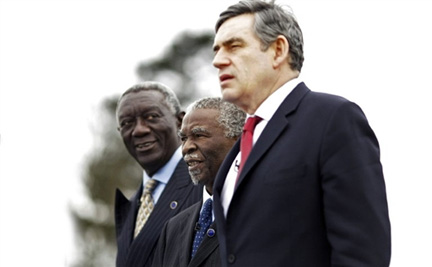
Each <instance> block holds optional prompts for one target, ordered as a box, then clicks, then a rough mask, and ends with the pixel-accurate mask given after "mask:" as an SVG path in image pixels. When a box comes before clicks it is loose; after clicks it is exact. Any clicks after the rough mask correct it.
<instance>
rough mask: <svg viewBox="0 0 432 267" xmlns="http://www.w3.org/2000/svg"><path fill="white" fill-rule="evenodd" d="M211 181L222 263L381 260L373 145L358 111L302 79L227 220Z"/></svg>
mask: <svg viewBox="0 0 432 267" xmlns="http://www.w3.org/2000/svg"><path fill="white" fill-rule="evenodd" d="M238 152H239V142H237V143H236V144H235V145H234V147H233V149H232V150H231V151H230V152H229V153H228V155H227V157H226V159H225V161H224V162H223V163H222V165H221V167H220V169H219V173H218V175H217V177H216V180H215V183H214V187H213V193H214V196H213V197H214V212H215V217H216V223H217V228H218V239H219V247H220V253H221V256H222V264H223V266H245V267H246V266H247V267H251V266H266V267H269V266H290V267H325V266H344V267H347V266H371V267H372V266H373V267H381V266H388V265H389V262H390V222H389V217H388V208H387V200H386V191H385V183H384V178H383V173H382V166H381V163H380V151H379V145H378V141H377V139H376V137H375V134H374V133H373V131H372V129H371V128H370V126H369V124H368V122H367V119H366V117H365V115H364V114H363V112H362V111H361V109H360V108H359V107H358V106H357V105H356V104H354V103H352V102H349V101H348V100H346V99H344V98H342V97H338V96H332V95H328V94H323V93H316V92H312V91H310V90H309V89H308V88H307V87H306V85H305V84H304V83H300V84H299V85H297V87H296V88H295V89H294V90H293V91H292V92H291V93H290V94H289V95H288V96H287V97H286V99H285V100H284V101H283V102H282V104H281V106H280V107H279V108H278V109H277V111H276V112H275V114H274V115H273V117H272V118H271V119H270V121H269V122H268V124H267V125H266V127H265V129H264V130H263V132H262V134H261V136H260V137H259V139H258V140H257V142H256V143H255V145H254V147H253V149H252V151H251V154H250V155H249V158H248V160H247V162H246V163H245V165H244V167H243V171H242V173H241V175H240V177H239V180H238V184H237V187H236V189H235V191H234V195H233V198H232V201H231V203H230V206H229V209H228V213H227V216H226V218H225V216H224V213H223V207H222V204H221V199H220V196H221V191H222V188H223V184H224V181H225V177H226V175H227V173H228V171H229V169H230V167H231V164H232V162H233V161H234V159H235V157H236V155H237V154H238Z"/></svg>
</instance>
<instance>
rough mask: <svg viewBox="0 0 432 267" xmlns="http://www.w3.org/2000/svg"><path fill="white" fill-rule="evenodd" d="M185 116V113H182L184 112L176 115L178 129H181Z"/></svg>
mask: <svg viewBox="0 0 432 267" xmlns="http://www.w3.org/2000/svg"><path fill="white" fill-rule="evenodd" d="M185 114H186V112H184V111H181V112H180V113H179V114H177V127H178V128H179V129H180V128H181V125H182V122H183V118H184V116H185Z"/></svg>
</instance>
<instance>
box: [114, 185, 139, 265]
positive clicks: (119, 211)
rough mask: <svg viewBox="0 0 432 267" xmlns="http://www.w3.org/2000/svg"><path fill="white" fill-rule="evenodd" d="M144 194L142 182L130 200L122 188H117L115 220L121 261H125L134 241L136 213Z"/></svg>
mask: <svg viewBox="0 0 432 267" xmlns="http://www.w3.org/2000/svg"><path fill="white" fill-rule="evenodd" d="M141 194H142V184H141V186H140V187H139V190H138V191H137V192H136V193H135V195H134V196H133V197H132V198H131V201H129V200H128V199H127V198H126V197H125V196H124V195H123V193H122V192H121V191H120V190H118V189H117V190H116V201H115V205H116V206H115V220H116V234H117V247H118V257H120V258H119V259H117V260H118V261H120V262H125V261H126V257H127V254H128V250H129V246H130V245H131V243H132V238H133V232H134V227H135V214H136V210H137V209H138V201H139V197H138V196H140V195H141Z"/></svg>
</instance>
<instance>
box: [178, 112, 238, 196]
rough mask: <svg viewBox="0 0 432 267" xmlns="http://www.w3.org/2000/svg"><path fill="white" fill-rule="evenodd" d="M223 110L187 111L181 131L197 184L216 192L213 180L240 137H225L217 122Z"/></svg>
mask: <svg viewBox="0 0 432 267" xmlns="http://www.w3.org/2000/svg"><path fill="white" fill-rule="evenodd" d="M218 116H219V111H218V110H215V109H195V110H192V111H190V112H188V113H187V114H186V116H185V117H184V119H183V123H182V127H181V130H180V132H179V135H180V138H181V140H182V153H183V159H184V160H185V161H186V163H187V164H188V166H189V174H190V176H191V178H192V181H193V182H194V184H198V183H199V184H202V185H204V186H205V187H206V190H207V192H209V193H210V194H212V193H213V181H214V179H215V177H216V174H217V171H218V169H219V166H220V165H221V164H222V161H223V160H224V158H225V156H226V154H227V153H228V151H229V150H230V149H231V147H232V146H233V145H234V143H235V141H236V139H234V138H227V137H225V129H224V128H223V127H222V126H221V125H220V124H219V122H217V117H218Z"/></svg>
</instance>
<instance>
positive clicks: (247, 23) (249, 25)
mask: <svg viewBox="0 0 432 267" xmlns="http://www.w3.org/2000/svg"><path fill="white" fill-rule="evenodd" d="M254 21H255V17H254V15H253V14H243V15H239V16H236V17H232V18H230V19H228V20H226V21H225V22H224V23H223V24H222V25H221V26H220V28H219V30H218V32H217V33H216V36H215V40H214V44H215V45H223V44H224V42H226V41H229V40H231V39H234V38H244V37H246V36H252V34H251V33H253V25H254Z"/></svg>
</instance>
